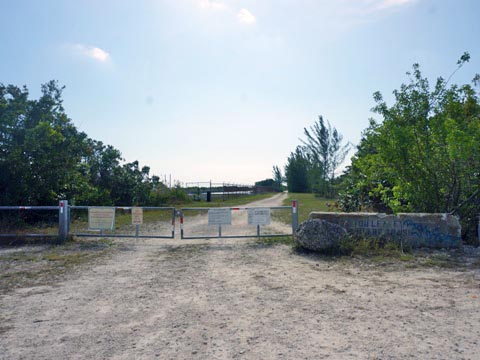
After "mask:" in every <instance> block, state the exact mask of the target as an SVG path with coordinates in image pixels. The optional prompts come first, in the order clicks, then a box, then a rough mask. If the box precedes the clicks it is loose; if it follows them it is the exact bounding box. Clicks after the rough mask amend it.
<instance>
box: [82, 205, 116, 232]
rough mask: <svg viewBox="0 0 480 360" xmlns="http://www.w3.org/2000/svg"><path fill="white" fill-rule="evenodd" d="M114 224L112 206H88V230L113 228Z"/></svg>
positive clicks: (113, 209)
mask: <svg viewBox="0 0 480 360" xmlns="http://www.w3.org/2000/svg"><path fill="white" fill-rule="evenodd" d="M114 224H115V208H114V207H89V208H88V228H89V229H90V230H113V225H114Z"/></svg>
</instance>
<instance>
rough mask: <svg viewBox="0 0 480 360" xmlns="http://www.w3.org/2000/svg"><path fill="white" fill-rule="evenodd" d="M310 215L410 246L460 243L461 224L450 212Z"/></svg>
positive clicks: (358, 232)
mask: <svg viewBox="0 0 480 360" xmlns="http://www.w3.org/2000/svg"><path fill="white" fill-rule="evenodd" d="M310 219H322V220H325V221H329V222H332V223H334V224H338V225H341V226H343V227H344V228H345V229H347V231H348V232H349V233H352V234H359V235H364V236H371V237H384V238H386V239H389V240H392V241H397V242H400V241H401V242H403V244H406V245H410V246H412V247H422V246H425V247H431V248H454V247H458V246H460V244H461V229H462V228H461V225H460V223H459V221H458V219H457V218H456V217H455V216H453V215H450V214H421V213H399V214H397V215H387V214H382V213H334V212H312V213H310Z"/></svg>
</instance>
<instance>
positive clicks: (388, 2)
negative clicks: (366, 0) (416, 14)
mask: <svg viewBox="0 0 480 360" xmlns="http://www.w3.org/2000/svg"><path fill="white" fill-rule="evenodd" d="M415 1H416V0H380V1H375V2H374V3H373V8H375V9H378V10H382V9H390V8H395V7H400V6H404V5H409V4H412V3H414V2H415Z"/></svg>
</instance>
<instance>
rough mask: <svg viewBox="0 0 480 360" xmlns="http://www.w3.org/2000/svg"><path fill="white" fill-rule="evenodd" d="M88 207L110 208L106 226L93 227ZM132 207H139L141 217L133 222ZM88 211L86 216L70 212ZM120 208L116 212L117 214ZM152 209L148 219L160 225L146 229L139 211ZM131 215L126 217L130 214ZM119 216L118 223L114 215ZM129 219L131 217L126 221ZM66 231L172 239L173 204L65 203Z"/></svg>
mask: <svg viewBox="0 0 480 360" xmlns="http://www.w3.org/2000/svg"><path fill="white" fill-rule="evenodd" d="M92 209H100V210H101V209H105V210H108V209H112V211H113V212H114V217H113V219H112V222H111V227H110V228H106V227H105V228H95V227H94V226H92V224H91V223H90V220H91V219H90V211H91V210H92ZM133 209H141V212H142V221H141V222H139V223H135V221H134V213H133ZM82 210H83V211H85V210H86V211H87V212H88V223H87V222H86V221H85V220H86V216H76V217H75V216H73V218H72V214H73V212H80V211H82ZM119 212H120V214H119ZM145 212H152V213H154V214H153V216H150V217H151V219H150V220H151V221H150V222H154V221H155V222H156V223H157V225H162V226H160V228H153V229H146V228H147V227H146V226H143V225H144V224H143V214H144V213H145ZM129 215H130V216H131V217H130V216H129ZM117 217H120V220H121V221H120V224H118V221H116V218H117ZM130 220H131V221H130ZM69 234H70V235H74V236H79V237H116V238H152V239H153V238H158V239H173V238H174V237H175V208H174V207H154V206H143V207H132V206H69Z"/></svg>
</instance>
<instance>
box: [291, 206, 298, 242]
mask: <svg viewBox="0 0 480 360" xmlns="http://www.w3.org/2000/svg"><path fill="white" fill-rule="evenodd" d="M297 228H298V201H297V200H293V201H292V233H293V235H295V231H297Z"/></svg>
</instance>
